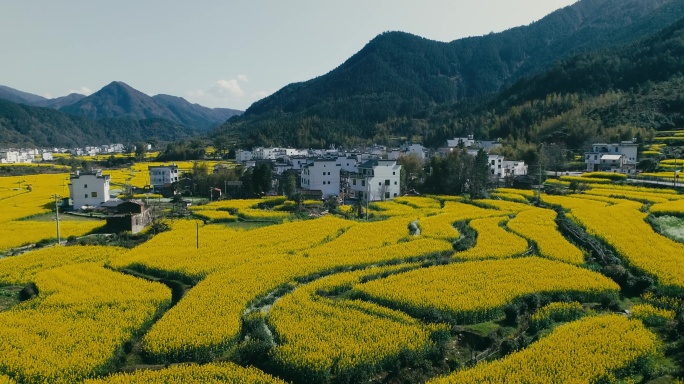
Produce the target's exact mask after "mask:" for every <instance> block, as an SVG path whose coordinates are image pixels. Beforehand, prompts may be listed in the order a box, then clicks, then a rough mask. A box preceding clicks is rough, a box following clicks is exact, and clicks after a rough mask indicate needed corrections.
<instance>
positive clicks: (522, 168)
mask: <svg viewBox="0 0 684 384" xmlns="http://www.w3.org/2000/svg"><path fill="white" fill-rule="evenodd" d="M503 175H504V177H507V176H524V175H527V165H525V162H524V161H506V160H504V162H503Z"/></svg>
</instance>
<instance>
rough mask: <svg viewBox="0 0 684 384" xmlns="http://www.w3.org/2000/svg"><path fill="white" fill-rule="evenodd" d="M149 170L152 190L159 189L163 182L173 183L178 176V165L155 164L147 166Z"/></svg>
mask: <svg viewBox="0 0 684 384" xmlns="http://www.w3.org/2000/svg"><path fill="white" fill-rule="evenodd" d="M147 168H148V169H149V171H150V185H151V186H152V189H153V190H154V191H161V190H162V189H163V188H164V185H165V184H171V183H175V182H176V181H178V180H179V178H178V166H177V165H176V164H171V165H156V166H149V167H147Z"/></svg>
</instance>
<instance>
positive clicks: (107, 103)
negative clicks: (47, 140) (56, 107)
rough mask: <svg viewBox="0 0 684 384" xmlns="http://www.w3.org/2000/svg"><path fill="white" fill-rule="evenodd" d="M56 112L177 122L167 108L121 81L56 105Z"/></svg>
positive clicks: (93, 117) (91, 117)
mask: <svg viewBox="0 0 684 384" xmlns="http://www.w3.org/2000/svg"><path fill="white" fill-rule="evenodd" d="M60 111H62V112H66V113H68V114H71V115H78V116H85V117H88V118H90V119H93V120H100V119H111V118H122V117H123V118H130V119H134V120H141V119H149V118H153V117H156V118H159V117H160V118H163V119H167V120H170V121H173V122H175V123H180V121H179V120H178V118H177V117H176V116H175V115H174V114H173V112H171V111H170V110H169V109H168V108H166V107H164V106H162V105H159V104H158V103H157V102H155V101H154V99H152V98H151V97H150V96H147V95H146V94H144V93H142V92H140V91H138V90H136V89H133V88H132V87H131V86H129V85H128V84H126V83H124V82H121V81H113V82H111V83H110V84H108V85H106V86H104V87H103V88H102V89H100V90H99V91H97V92H95V93H93V94H92V95H90V96H88V97H85V98H83V99H81V100H79V101H77V102H76V103H74V104H71V105H67V106H65V107H62V108H60Z"/></svg>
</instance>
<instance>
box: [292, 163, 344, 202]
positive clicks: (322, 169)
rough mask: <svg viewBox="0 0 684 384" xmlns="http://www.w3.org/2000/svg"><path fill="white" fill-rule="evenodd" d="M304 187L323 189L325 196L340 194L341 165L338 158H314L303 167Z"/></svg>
mask: <svg viewBox="0 0 684 384" xmlns="http://www.w3.org/2000/svg"><path fill="white" fill-rule="evenodd" d="M301 184H302V189H306V190H310V191H321V192H322V194H323V198H324V199H327V198H329V197H331V196H339V194H340V165H339V164H337V159H336V158H322V159H313V160H311V161H309V163H307V164H306V165H304V166H303V167H302V174H301Z"/></svg>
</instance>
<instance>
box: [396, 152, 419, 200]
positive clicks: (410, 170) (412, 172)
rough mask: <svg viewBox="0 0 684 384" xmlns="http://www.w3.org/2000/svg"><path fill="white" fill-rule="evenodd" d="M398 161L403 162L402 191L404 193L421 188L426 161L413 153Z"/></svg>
mask: <svg viewBox="0 0 684 384" xmlns="http://www.w3.org/2000/svg"><path fill="white" fill-rule="evenodd" d="M397 163H399V164H401V176H400V180H401V193H402V194H404V193H406V192H407V191H410V190H412V189H419V188H420V186H421V184H422V180H423V176H424V175H423V174H424V170H423V167H424V165H425V164H424V162H423V160H422V159H421V158H420V157H418V155H416V154H414V153H412V154H410V155H407V156H402V157H400V158H399V160H398V161H397Z"/></svg>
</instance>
